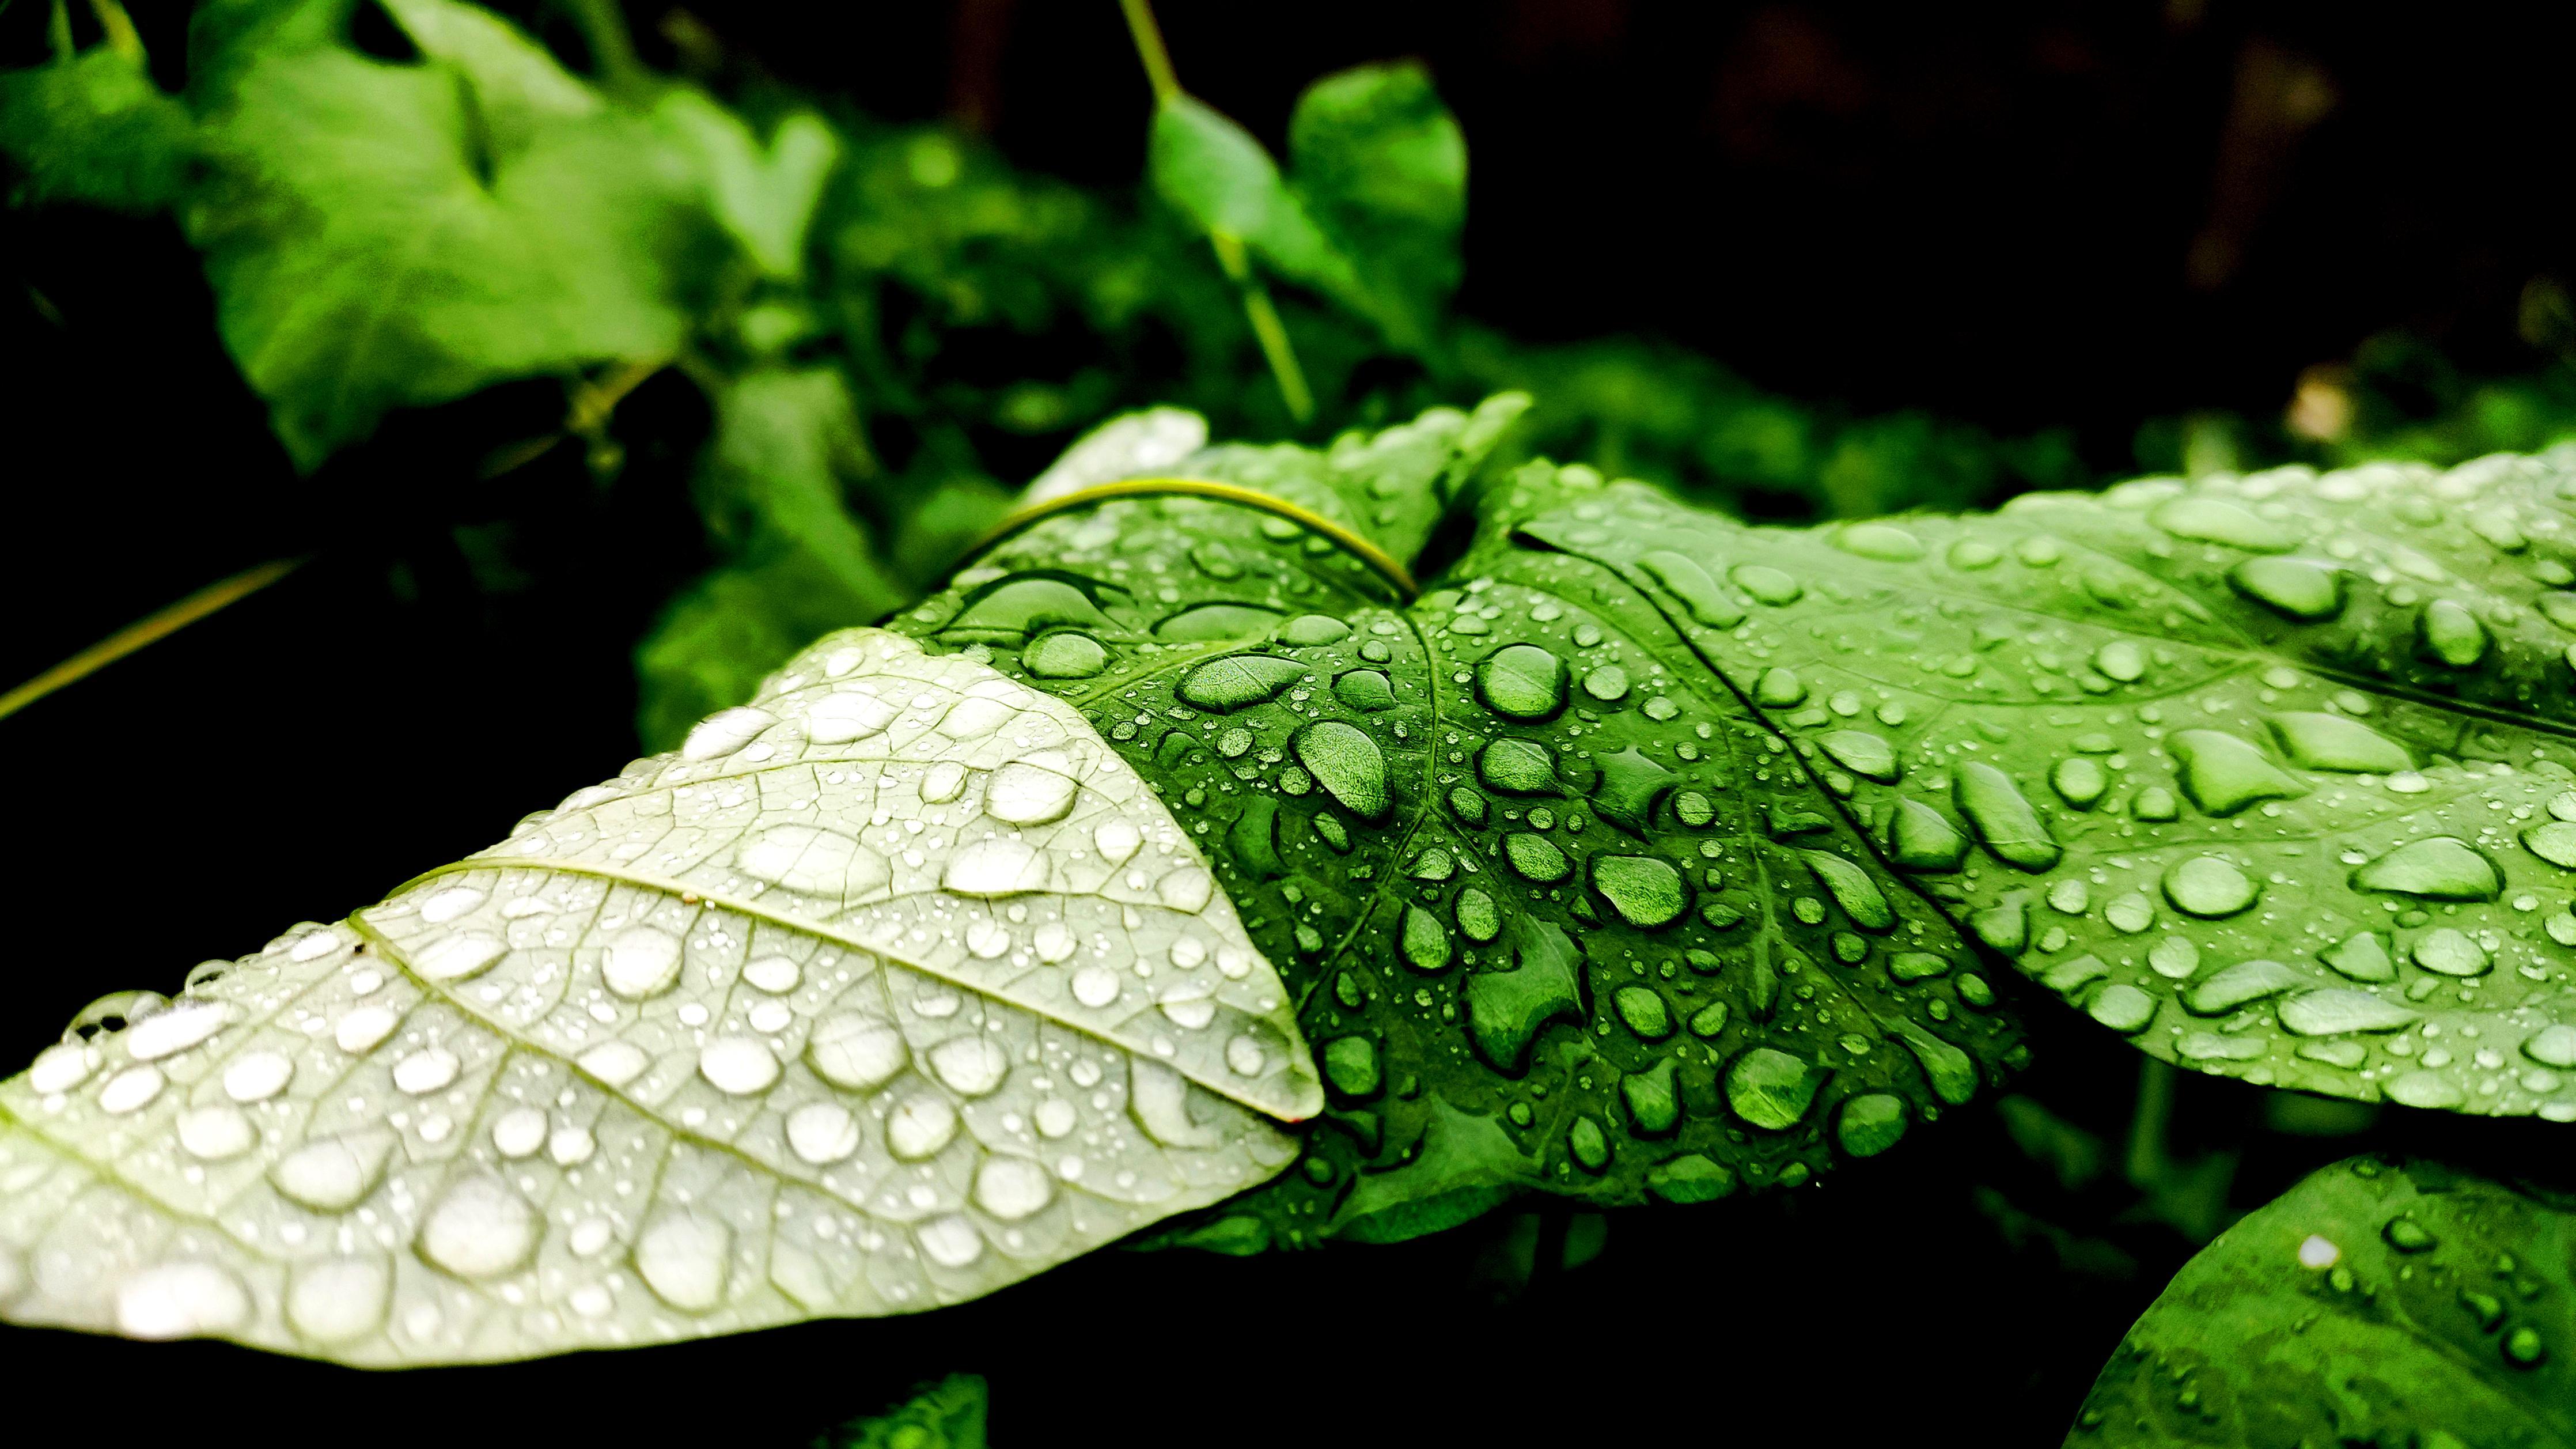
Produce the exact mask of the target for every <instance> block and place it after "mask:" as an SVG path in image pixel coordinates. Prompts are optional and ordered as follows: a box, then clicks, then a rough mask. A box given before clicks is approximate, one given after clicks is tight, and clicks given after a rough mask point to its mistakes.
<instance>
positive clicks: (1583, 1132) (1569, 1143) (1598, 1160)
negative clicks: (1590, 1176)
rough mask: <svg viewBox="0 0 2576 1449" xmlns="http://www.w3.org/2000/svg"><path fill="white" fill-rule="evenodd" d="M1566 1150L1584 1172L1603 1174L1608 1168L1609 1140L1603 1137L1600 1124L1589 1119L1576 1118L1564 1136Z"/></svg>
mask: <svg viewBox="0 0 2576 1449" xmlns="http://www.w3.org/2000/svg"><path fill="white" fill-rule="evenodd" d="M1565 1146H1566V1150H1567V1151H1568V1152H1569V1153H1571V1154H1572V1155H1573V1157H1574V1160H1575V1163H1576V1164H1577V1165H1578V1166H1580V1167H1582V1169H1583V1170H1584V1171H1586V1172H1605V1171H1608V1170H1609V1167H1610V1139H1609V1138H1607V1137H1605V1136H1603V1135H1602V1132H1601V1124H1600V1123H1598V1122H1595V1121H1593V1120H1592V1119H1591V1118H1589V1117H1577V1118H1575V1119H1574V1125H1573V1126H1572V1127H1571V1128H1568V1129H1567V1131H1566V1134H1565Z"/></svg>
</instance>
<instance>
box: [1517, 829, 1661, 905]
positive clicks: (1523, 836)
mask: <svg viewBox="0 0 2576 1449" xmlns="http://www.w3.org/2000/svg"><path fill="white" fill-rule="evenodd" d="M1503 857H1504V859H1506V860H1509V861H1510V862H1511V864H1512V869H1513V870H1514V871H1516V872H1518V873H1519V874H1520V877H1521V878H1522V879H1523V880H1530V881H1536V882H1538V883H1539V884H1541V885H1552V884H1554V883H1556V882H1557V881H1561V880H1563V879H1565V878H1566V876H1567V875H1568V874H1570V873H1572V871H1573V869H1574V863H1573V862H1572V861H1569V860H1567V859H1566V858H1565V852H1564V851H1562V850H1559V849H1557V848H1556V844H1555V842H1553V841H1551V840H1549V839H1548V838H1547V837H1546V836H1544V835H1537V834H1533V833H1531V832H1529V831H1515V832H1513V833H1512V834H1509V835H1506V836H1504V837H1503ZM1664 868H1665V869H1666V870H1670V869H1672V867H1670V866H1665V867H1664ZM1606 893H1607V892H1605V894H1606Z"/></svg>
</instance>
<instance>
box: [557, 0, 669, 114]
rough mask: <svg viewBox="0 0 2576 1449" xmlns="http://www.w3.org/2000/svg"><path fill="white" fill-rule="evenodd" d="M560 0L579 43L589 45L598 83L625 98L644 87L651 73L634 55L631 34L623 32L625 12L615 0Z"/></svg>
mask: <svg viewBox="0 0 2576 1449" xmlns="http://www.w3.org/2000/svg"><path fill="white" fill-rule="evenodd" d="M563 4H564V9H565V10H566V11H568V12H570V14H571V15H572V23H573V25H574V26H575V27H576V28H577V29H579V30H580V31H581V39H582V43H583V44H585V45H587V46H589V47H590V63H591V67H592V69H593V70H595V71H597V72H598V74H599V80H600V85H601V87H602V88H603V89H605V90H607V91H610V92H611V93H613V94H615V95H618V96H621V97H624V98H626V99H629V100H632V99H634V98H635V97H636V96H638V95H639V94H641V93H643V92H644V91H645V90H646V89H648V87H649V85H650V82H651V73H650V72H648V71H647V70H645V68H644V62H643V61H641V60H638V59H636V56H635V38H634V37H633V36H631V35H629V34H627V33H626V16H625V14H624V12H622V11H620V10H619V9H618V8H617V0H563Z"/></svg>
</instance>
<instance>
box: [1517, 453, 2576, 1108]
mask: <svg viewBox="0 0 2576 1449" xmlns="http://www.w3.org/2000/svg"><path fill="white" fill-rule="evenodd" d="M2568 461H2576V460H2558V461H2551V460H2534V459H2489V460H2482V461H2481V462H2478V463H2473V464H2468V465H2464V466H2463V467H2461V468H2458V469H2454V470H2452V471H2451V472H2449V473H2446V474H2435V473H2434V472H2433V471H2432V470H2430V469H2420V468H2401V467H2393V466H2384V465H2383V466H2374V467H2370V468H2364V469H2358V470H2354V471H2352V472H2347V473H2336V474H2328V475H2323V476H2319V475H2317V474H2315V473H2313V472H2310V471H2308V470H2305V469H2283V470H2278V471H2276V472H2273V473H2269V474H2258V475H2253V476H2249V477H2243V478H2238V477H2232V476H2221V477H2215V478H2209V479H2203V480H2200V481H2198V482H2195V483H2192V484H2188V485H2187V484H2185V483H2183V482H2181V481H2179V480H2142V481H2140V482H2137V483H2131V484H2126V485H2123V486H2121V487H2119V488H2116V489H2113V490H2111V491H2110V492H2109V493H2108V494H2106V495H2102V496H2100V497H2092V496H2077V495H2040V496H2035V497H2031V498H2025V499H2022V500H2018V501H2017V502H2016V504H2015V505H2014V506H2013V507H2011V508H2009V509H2007V510H2006V511H2005V512H2004V513H2003V514H2001V515H1999V516H1996V517H1992V518H1986V519H1976V520H1950V519H1929V518H1924V519H1911V518H1909V519H1905V520H1901V521H1892V522H1883V523H1867V524H1856V525H1847V526H1843V527H1840V528H1833V529H1826V530H1818V531H1813V532H1807V533H1786V532H1778V531H1771V530H1760V531H1748V530H1743V529H1739V528H1735V527H1733V526H1731V525H1728V524H1725V523H1723V522H1720V521H1717V520H1713V519H1707V518H1706V517H1705V516H1704V515H1697V514H1693V513H1690V512H1687V511H1685V510H1682V509H1679V508H1677V507H1675V506H1673V505H1671V504H1669V503H1668V502H1666V501H1664V500H1662V499H1661V498H1659V497H1657V496H1655V495H1652V494H1650V493H1648V492H1646V491H1645V490H1642V489H1638V490H1614V491H1613V493H1612V495H1611V496H1610V497H1607V498H1605V499H1604V500H1603V501H1601V502H1599V503H1595V504H1588V505H1587V504H1579V505H1576V506H1574V507H1572V508H1567V509H1562V510H1560V511H1559V512H1557V513H1555V514H1553V515H1551V516H1548V517H1545V518H1541V519H1538V520H1536V521H1534V522H1532V523H1529V524H1525V525H1524V526H1523V527H1524V532H1526V533H1528V534H1530V535H1532V536H1534V537H1536V538H1538V539H1539V540H1541V541H1543V542H1546V543H1548V544H1550V545H1552V546H1555V547H1559V548H1563V549H1567V550H1569V551H1573V552H1577V553H1581V554H1584V555H1586V556H1590V557H1595V558H1599V559H1601V560H1603V561H1604V562H1606V563H1609V564H1611V565H1613V566H1615V567H1617V568H1619V569H1620V570H1621V572H1622V573H1623V574H1624V575H1626V576H1627V577H1628V578H1630V579H1631V580H1633V581H1635V582H1636V583H1638V584H1639V585H1640V586H1641V587H1644V588H1646V589H1648V590H1649V591H1650V592H1651V593H1652V595H1653V596H1654V597H1655V598H1656V599H1657V601H1658V603H1659V604H1660V605H1661V607H1662V608H1663V610H1664V612H1665V614H1666V615H1667V617H1668V618H1669V619H1670V621H1671V622H1672V623H1673V624H1674V626H1675V627H1677V628H1678V629H1680V630H1681V631H1682V632H1683V633H1684V634H1685V635H1686V636H1687V637H1689V638H1690V640H1691V643H1692V645H1693V646H1694V647H1695V648H1696V649H1697V650H1698V651H1699V652H1700V654H1701V655H1702V656H1703V657H1705V658H1707V659H1708V660H1710V661H1711V663H1712V664H1714V665H1715V666H1716V667H1718V668H1720V669H1721V670H1723V671H1724V672H1725V673H1726V674H1727V676H1728V677H1729V679H1730V680H1731V681H1732V682H1733V683H1734V684H1735V686H1736V687H1737V688H1738V689H1739V690H1740V691H1741V692H1742V693H1743V695H1744V696H1745V697H1747V698H1749V699H1751V700H1752V701H1754V702H1755V703H1756V704H1757V705H1758V706H1759V707H1760V708H1761V709H1762V710H1763V711H1764V713H1765V716H1766V718H1767V719H1769V720H1770V721H1772V722H1774V723H1775V724H1777V725H1779V726H1780V727H1782V728H1783V729H1784V730H1786V731H1787V732H1789V733H1790V735H1791V737H1792V739H1793V741H1794V743H1795V748H1796V749H1797V751H1798V752H1799V754H1800V755H1801V756H1802V758H1803V759H1804V760H1805V761H1806V762H1807V764H1808V767H1809V768H1810V769H1811V770H1812V771H1813V773H1814V775H1815V777H1816V778H1817V780H1818V781H1819V783H1821V784H1822V785H1823V786H1824V788H1825V790H1826V791H1827V792H1828V793H1829V794H1831V795H1833V796H1836V797H1839V799H1840V800H1841V801H1843V802H1844V803H1843V806H1842V809H1843V810H1844V811H1846V812H1848V813H1849V815H1850V816H1851V817H1852V818H1853V819H1855V820H1856V821H1858V822H1859V823H1860V824H1861V825H1862V826H1863V827H1864V828H1866V829H1868V830H1869V831H1870V832H1871V833H1872V834H1873V836H1874V837H1875V840H1876V844H1877V846H1878V848H1879V850H1880V852H1881V854H1882V855H1883V856H1884V858H1886V859H1887V860H1889V861H1890V862H1892V863H1893V864H1895V865H1896V866H1898V867H1899V868H1900V869H1902V870H1904V871H1905V872H1907V873H1908V874H1909V875H1910V876H1912V877H1913V879H1914V880H1915V882H1916V884H1917V887H1918V888H1919V889H1921V890H1922V891H1924V892H1925V893H1926V894H1928V895H1929V896H1931V897H1932V898H1934V899H1936V900H1938V901H1940V902H1941V903H1942V904H1943V906H1944V908H1945V909H1946V910H1948V911H1949V913H1950V914H1951V915H1952V916H1953V917H1954V918H1955V919H1957V920H1958V921H1960V922H1961V923H1962V924H1963V925H1965V926H1967V927H1968V928H1969V929H1970V930H1971V931H1972V932H1973V933H1974V934H1975V935H1976V936H1977V938H1978V939H1979V940H1980V941H1981V942H1982V943H1983V944H1984V945H1985V946H1987V947H1988V948H1990V949H1991V950H1993V951H1996V952H1998V953H2001V954H2003V955H2005V956H2008V957H2011V958H2013V959H2014V960H2015V961H2016V962H2017V964H2019V965H2020V966H2021V968H2022V969H2023V970H2024V971H2026V972H2028V973H2029V974H2030V975H2032V976H2033V977H2035V978H2037V979H2038V980H2040V981H2041V982H2043V983H2044V984H2046V985H2047V986H2049V987H2050V988H2051V989H2053V990H2055V991H2057V992H2059V993H2060V994H2061V995H2063V996H2065V997H2066V998H2067V999H2068V1000H2069V1001H2071V1002H2073V1003H2074V1004H2076V1005H2077V1006H2079V1007H2081V1008H2082V1009H2084V1010H2085V1011H2087V1012H2088V1013H2089V1014H2090V1015H2092V1016H2093V1018H2094V1019H2095V1020H2097V1021H2099V1022H2101V1023H2102V1024H2103V1025H2104V1026H2106V1027H2109V1028H2111V1029H2113V1030H2116V1031H2119V1032H2121V1033H2123V1034H2126V1035H2127V1036H2129V1037H2130V1039H2132V1040H2133V1041H2135V1042H2136V1043H2137V1044H2138V1045H2140V1046H2141V1047H2143V1048H2145V1049H2146V1050H2149V1051H2151V1052H2154V1053H2155V1054H2157V1055H2159V1056H2163V1057H2166V1058H2167V1059H2169V1060H2178V1061H2181V1062H2184V1063H2187V1064H2190V1065H2193V1066H2196V1067H2200V1068H2202V1069H2204V1070H2210V1071H2218V1072H2224V1073H2228V1074H2231V1075H2237V1076H2241V1077H2244V1078H2246V1079H2247V1080H2250V1081H2255V1082H2263V1083H2272V1084H2278V1085H2285V1086H2297V1087H2303V1088H2307V1089H2311V1090H2318V1091H2326V1092H2331V1093H2335V1094H2338V1095H2345V1096H2358V1097H2375V1096H2385V1097H2388V1098H2390V1099H2392V1100H2395V1101H2399V1102H2402V1103H2406V1104H2408V1105H2412V1106H2419V1107H2433V1108H2453V1109H2461V1110H2470V1111H2479V1112H2491V1113H2502V1114H2512V1113H2534V1112H2536V1113H2539V1114H2542V1115H2545V1116H2549V1117H2552V1118H2554V1119H2558V1120H2571V1119H2576V1071H2571V1067H2576V991H2571V987H2570V975H2569V967H2570V965H2571V963H2576V914H2571V912H2570V904H2571V893H2576V873H2571V871H2576V770H2571V765H2576V749H2570V748H2569V746H2568V743H2567V740H2566V733H2567V729H2568V726H2569V725H2570V724H2571V723H2576V664H2571V662H2570V654H2569V650H2570V646H2571V641H2576V590H2570V589H2569V588H2568V587H2567V586H2568V585H2570V584H2576V569H2571V567H2570V562H2569V560H2570V558H2571V557H2576V553H2571V548H2570V545H2571V539H2572V538H2576V535H2571V533H2570V523H2569V520H2568V518H2567V516H2566V511H2565V510H2566V509H2567V508H2569V507H2570V506H2571V499H2576V471H2571V470H2570V469H2569V468H2568V467H2567V466H2565V464H2566V462H2568ZM1736 560H1740V562H1733V561H1736ZM2452 701H2457V702H2458V703H2460V704H2466V705H2469V706H2472V707H2473V708H2474V709H2475V710H2476V713H2475V714H2474V715H2469V714H2464V713H2463V712H2462V711H2461V710H2460V709H2458V708H2457V707H2455V706H2454V705H2453V704H2452V703H2451V702H2452Z"/></svg>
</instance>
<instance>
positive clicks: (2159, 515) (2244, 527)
mask: <svg viewBox="0 0 2576 1449" xmlns="http://www.w3.org/2000/svg"><path fill="white" fill-rule="evenodd" d="M2147 521H2148V522H2149V523H2152V524H2154V525H2155V526H2156V527H2158V528H2161V529H2163V530H2164V531H2165V532H2167V533H2170V534H2172V535H2174V536H2175V537H2176V538H2189V539H2196V540H2199V541H2200V542H2203V543H2222V544H2225V545H2227V546H2228V547H2229V548H2241V549H2244V550H2246V551H2247V552H2249V553H2287V552H2289V551H2290V550H2291V549H2294V548H2297V547H2298V546H2299V534H2298V531H2297V530H2296V529H2294V528H2291V527H2290V526H2288V525H2286V524H2282V523H2275V522H2273V521H2272V520H2271V519H2268V518H2264V517H2261V516H2260V515H2257V514H2253V513H2249V512H2247V511H2246V510H2244V509H2242V508H2240V507H2238V506H2236V505H2235V504H2233V503H2229V502H2227V501H2226V500H2224V499H2219V498H2173V499H2168V500H2166V501H2165V502H2163V503H2160V504H2158V505H2157V506H2156V509H2155V511H2154V512H2152V513H2150V514H2148V515H2147Z"/></svg>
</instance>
